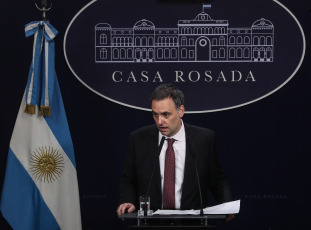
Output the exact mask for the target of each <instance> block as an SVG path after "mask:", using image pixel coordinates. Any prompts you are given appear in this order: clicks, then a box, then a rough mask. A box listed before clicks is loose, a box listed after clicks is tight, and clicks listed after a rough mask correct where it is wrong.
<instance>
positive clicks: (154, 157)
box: [150, 127, 162, 200]
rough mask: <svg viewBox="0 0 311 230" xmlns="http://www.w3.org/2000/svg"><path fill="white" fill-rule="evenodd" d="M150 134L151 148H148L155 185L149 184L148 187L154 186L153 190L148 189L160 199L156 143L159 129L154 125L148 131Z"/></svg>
mask: <svg viewBox="0 0 311 230" xmlns="http://www.w3.org/2000/svg"><path fill="white" fill-rule="evenodd" d="M150 135H151V138H150V140H151V143H150V146H151V150H150V160H151V161H152V163H153V164H154V174H153V178H152V184H154V185H155V187H153V186H151V188H150V189H152V188H154V189H155V191H150V193H155V194H156V197H160V198H161V199H160V200H162V191H161V173H160V163H159V155H158V154H159V153H158V144H159V131H158V129H157V128H156V127H155V128H154V129H152V130H151V132H150ZM150 170H152V169H150Z"/></svg>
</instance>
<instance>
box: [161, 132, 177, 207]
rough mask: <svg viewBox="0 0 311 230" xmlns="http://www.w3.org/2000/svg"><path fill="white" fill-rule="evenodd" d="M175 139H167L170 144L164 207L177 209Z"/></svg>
mask: <svg viewBox="0 0 311 230" xmlns="http://www.w3.org/2000/svg"><path fill="white" fill-rule="evenodd" d="M174 141H175V140H174V139H171V138H169V139H167V142H168V146H167V150H166V155H165V168H164V185H163V209H175V152H174V149H173V143H174Z"/></svg>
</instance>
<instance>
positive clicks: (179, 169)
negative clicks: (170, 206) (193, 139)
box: [159, 121, 186, 209]
mask: <svg viewBox="0 0 311 230" xmlns="http://www.w3.org/2000/svg"><path fill="white" fill-rule="evenodd" d="M162 137H163V135H162V134H161V133H160V132H159V144H160V141H161V139H162ZM167 138H173V139H175V140H176V141H175V142H174V144H173V148H174V152H175V208H176V209H180V202H181V193H182V185H183V181H184V169H185V159H186V134H185V127H184V124H183V122H182V121H181V128H180V130H179V131H178V133H176V134H175V135H174V136H171V137H167ZM166 149H167V141H164V144H163V147H162V151H161V153H160V156H159V161H160V173H161V189H162V194H163V184H164V168H165V155H166ZM162 203H163V202H162ZM162 205H163V204H162ZM162 208H163V207H162Z"/></svg>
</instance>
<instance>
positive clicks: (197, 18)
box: [194, 12, 213, 21]
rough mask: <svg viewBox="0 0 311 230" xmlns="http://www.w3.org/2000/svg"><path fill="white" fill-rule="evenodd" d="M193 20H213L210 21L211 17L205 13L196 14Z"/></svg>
mask: <svg viewBox="0 0 311 230" xmlns="http://www.w3.org/2000/svg"><path fill="white" fill-rule="evenodd" d="M194 20H195V21H209V20H213V19H212V18H211V16H209V15H208V14H207V13H205V12H202V13H200V14H198V15H197V16H196V17H195V19H194Z"/></svg>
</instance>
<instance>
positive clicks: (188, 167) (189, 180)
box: [180, 124, 196, 209]
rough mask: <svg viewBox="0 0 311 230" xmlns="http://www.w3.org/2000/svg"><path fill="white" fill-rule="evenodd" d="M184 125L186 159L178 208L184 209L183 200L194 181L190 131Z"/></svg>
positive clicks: (189, 191)
mask: <svg viewBox="0 0 311 230" xmlns="http://www.w3.org/2000/svg"><path fill="white" fill-rule="evenodd" d="M184 125H185V132H186V160H185V169H184V181H183V185H182V195H181V204H180V209H185V208H184V207H186V206H188V205H187V204H186V203H185V202H187V201H186V197H189V195H188V194H189V193H191V187H192V186H193V184H194V183H195V181H196V172H195V165H194V164H195V163H194V159H193V156H192V154H194V153H191V151H192V149H191V147H190V143H193V142H192V141H193V140H192V133H191V129H190V130H189V127H188V126H187V125H186V124H184Z"/></svg>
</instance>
